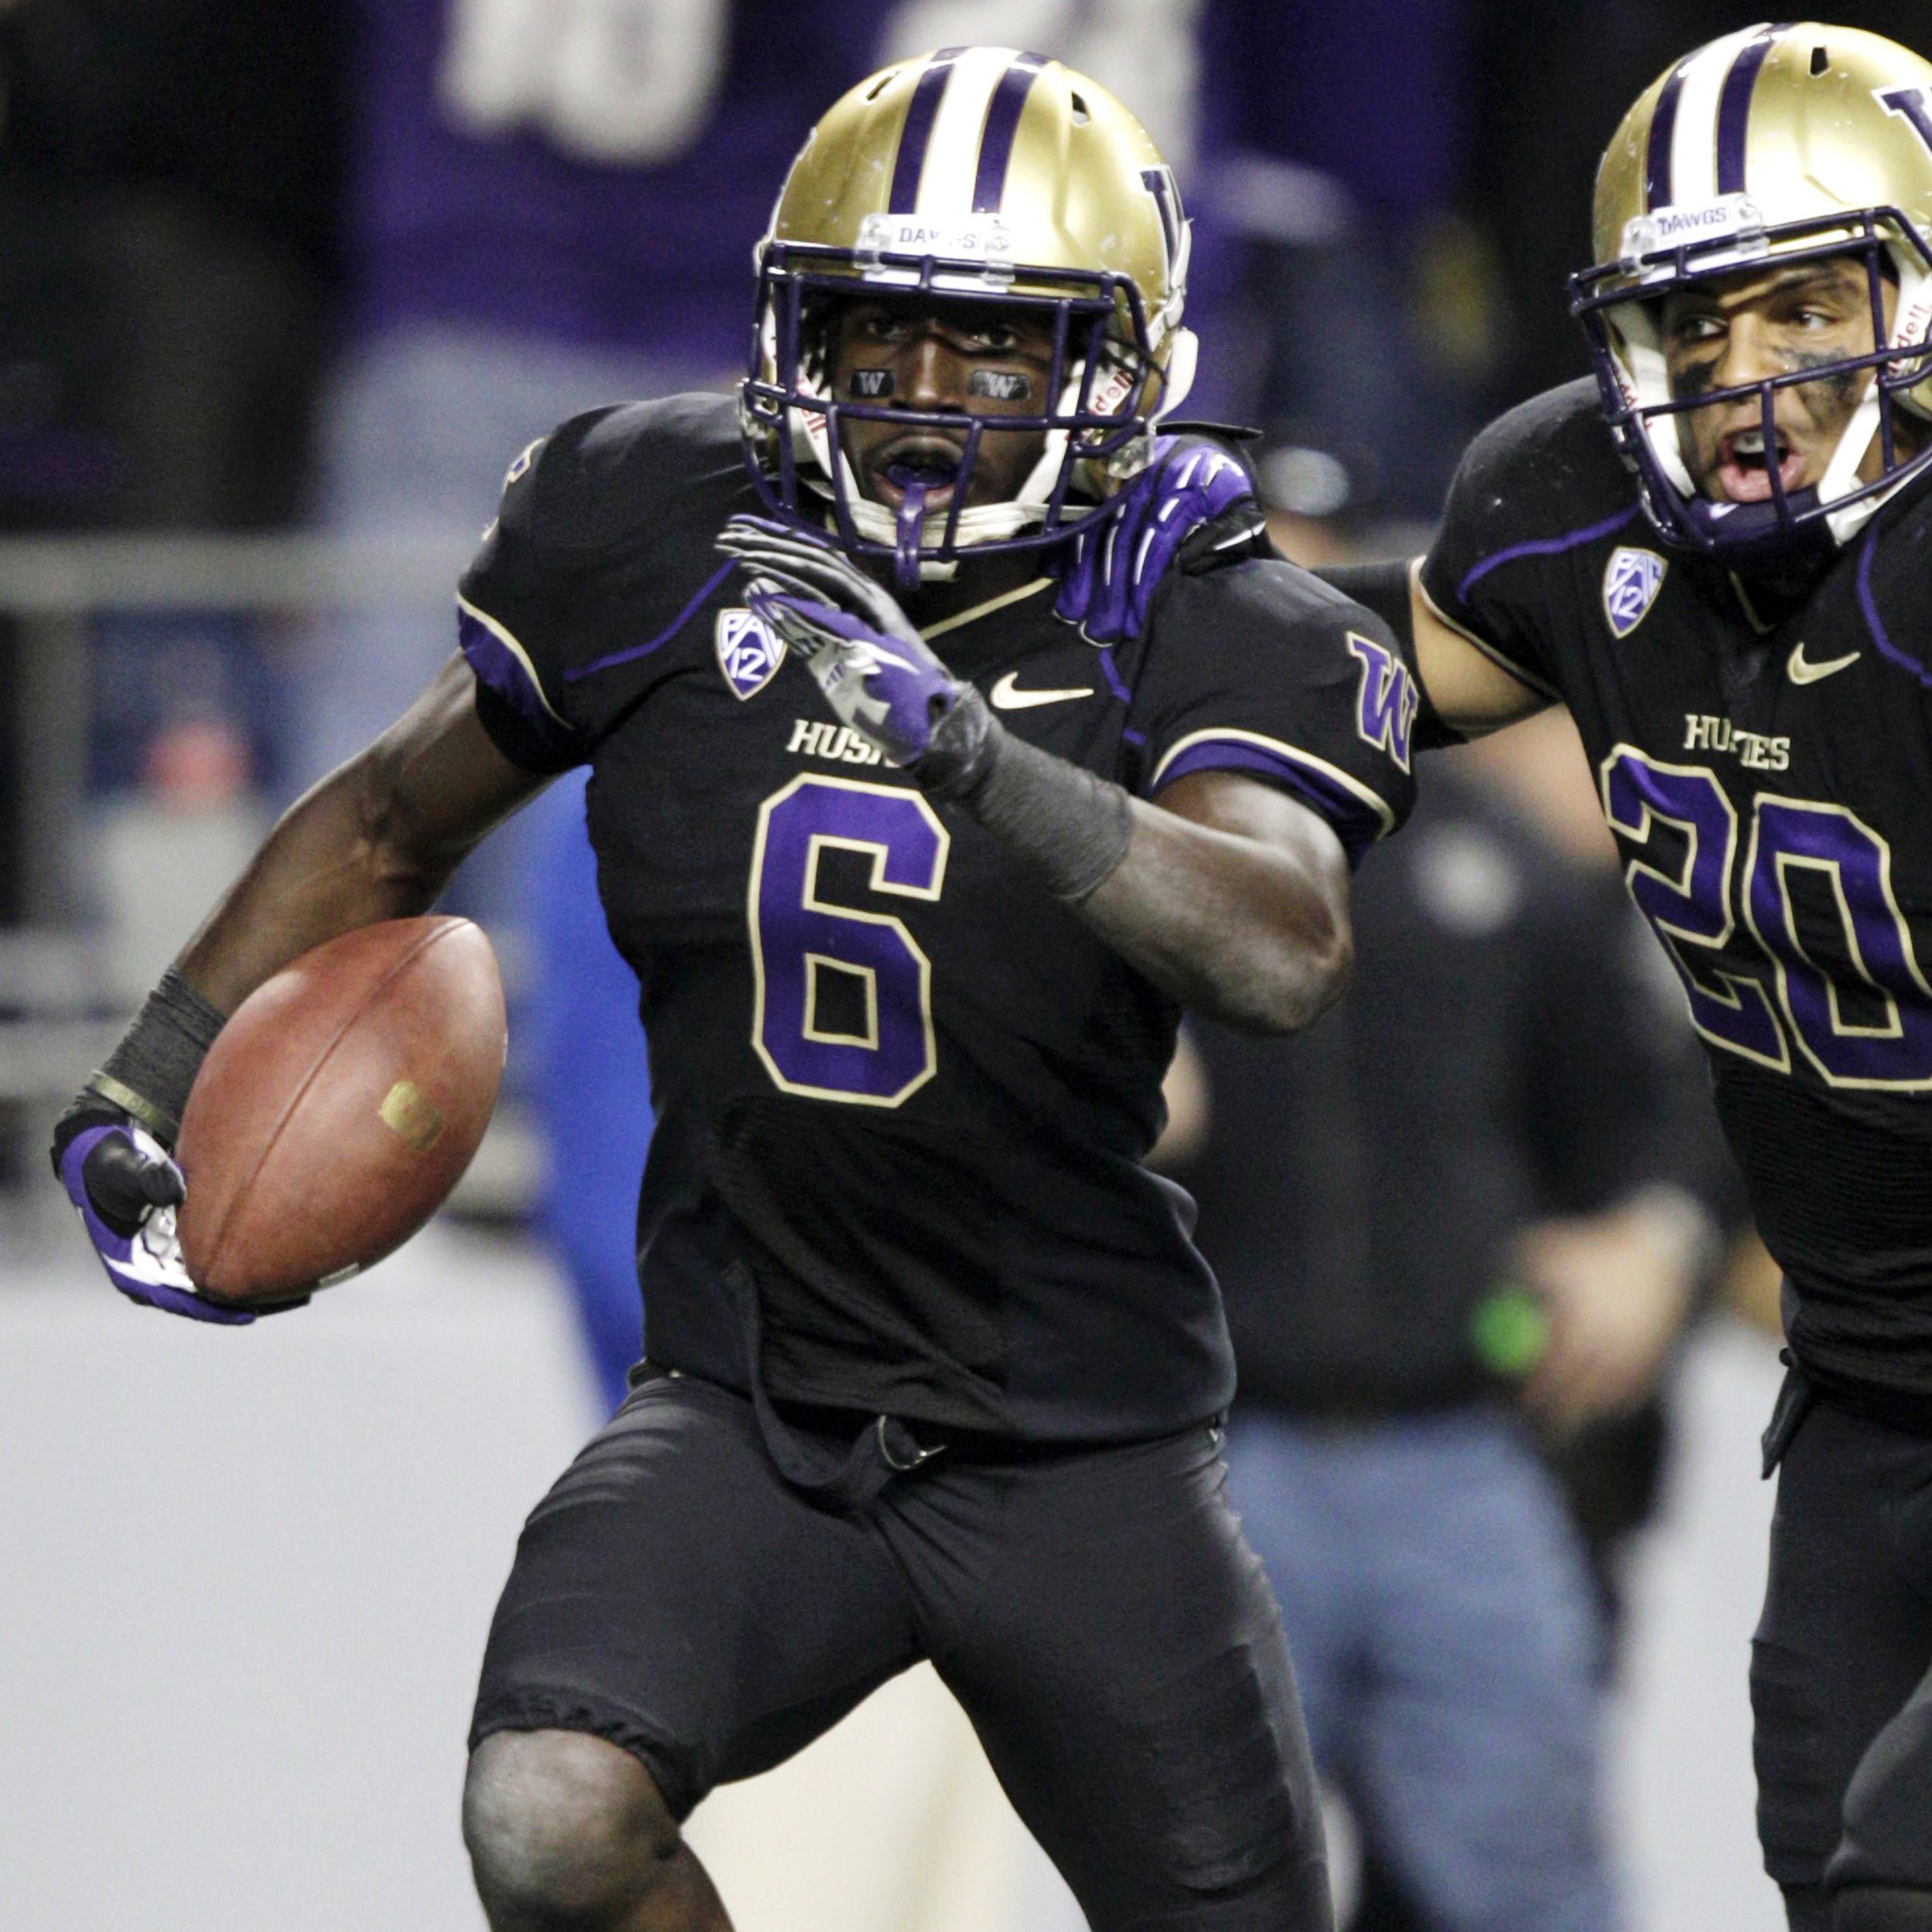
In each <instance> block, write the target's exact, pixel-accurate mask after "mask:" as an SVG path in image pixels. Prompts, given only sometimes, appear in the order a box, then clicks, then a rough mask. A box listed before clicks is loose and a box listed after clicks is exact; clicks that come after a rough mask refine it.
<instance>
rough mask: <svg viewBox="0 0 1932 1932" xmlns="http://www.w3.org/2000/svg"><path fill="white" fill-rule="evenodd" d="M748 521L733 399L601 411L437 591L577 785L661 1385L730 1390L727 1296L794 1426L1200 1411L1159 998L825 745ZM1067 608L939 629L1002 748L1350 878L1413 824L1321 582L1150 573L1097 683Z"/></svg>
mask: <svg viewBox="0 0 1932 1932" xmlns="http://www.w3.org/2000/svg"><path fill="white" fill-rule="evenodd" d="M755 507H756V504H755V499H754V494H753V490H752V488H751V486H750V481H749V480H748V478H747V475H746V473H745V471H744V468H743V462H742V459H741V457H740V443H739V437H738V432H737V429H736V416H735V411H734V408H733V404H732V403H730V401H728V400H723V399H720V398H719V397H716V396H681V397H675V398H672V399H671V400H668V401H665V402H662V403H649V404H638V405H634V406H625V407H623V408H619V409H615V410H604V411H600V412H597V413H593V414H591V415H589V416H586V417H579V418H577V419H576V420H573V421H572V422H570V423H566V424H565V425H564V426H563V427H562V428H561V429H560V430H557V431H556V434H553V436H551V437H549V438H548V439H547V440H546V441H545V442H544V443H543V444H541V445H539V446H538V447H536V449H535V450H533V451H532V452H529V453H526V456H525V457H519V460H518V461H517V463H516V464H514V465H513V466H512V471H511V474H510V478H509V481H508V483H507V485H506V486H505V493H504V497H503V501H502V505H501V509H500V511H499V514H498V520H497V522H495V524H494V525H493V526H492V529H491V530H490V531H489V532H488V533H486V536H485V542H484V546H483V548H482V550H481V553H480V554H479V556H478V558H477V560H476V561H475V563H474V565H473V566H471V569H470V570H469V571H468V573H467V574H466V575H465V577H464V579H463V582H462V586H461V599H460V606H459V617H460V624H461V640H462V644H463V648H464V651H465V652H466V654H467V655H468V658H469V660H470V662H471V665H472V667H473V668H474V670H475V672H476V673H477V676H478V693H477V702H478V709H479V712H480V714H481V717H482V719H483V721H484V723H485V726H486V727H487V728H488V730H490V731H491V733H492V736H494V737H495V740H496V742H497V743H498V744H499V745H500V746H501V747H502V750H504V752H505V753H506V754H507V755H508V756H509V757H511V758H512V759H513V760H516V761H517V762H519V764H523V765H525V766H526V767H529V768H531V769H532V770H554V769H560V768H562V767H565V766H567V765H570V764H576V763H580V762H583V761H588V762H589V764H590V767H591V777H590V787H589V821H590V837H591V841H592V843H593V845H594V846H595V848H596V850H597V866H598V888H599V891H600V894H601V896H602V898H603V901H604V910H605V912H606V913H607V917H608V919H609V921H610V925H611V933H612V935H613V937H614V938H615V940H616V941H617V945H618V947H619V948H620V950H621V951H622V952H623V954H624V957H626V958H627V959H628V961H630V963H631V965H632V966H633V967H634V968H636V970H637V972H638V978H639V981H640V982H641V986H642V1002H641V1016H642V1019H643V1022H644V1026H645V1034H646V1036H647V1039H648V1045H649V1049H650V1062H651V1104H652V1105H653V1107H654V1108H655V1111H656V1114H657V1128H656V1132H655V1138H654V1139H653V1141H652V1143H651V1152H650V1158H649V1161H648V1165H647V1167H646V1170H645V1179H644V1185H643V1189H642V1195H641V1201H640V1205H639V1211H638V1244H639V1268H640V1274H641V1280H642V1283H643V1287H644V1295H645V1317H646V1338H647V1345H648V1350H649V1353H650V1355H651V1359H653V1360H654V1361H656V1362H661V1363H662V1364H664V1365H665V1366H669V1367H674V1368H679V1369H685V1370H688V1371H689V1372H693V1373H697V1374H702V1375H704V1376H709V1377H711V1378H713V1379H716V1380H719V1381H722V1382H724V1383H727V1384H729V1385H730V1386H736V1387H740V1388H742V1387H743V1386H745V1383H746V1367H745V1364H746V1361H747V1323H746V1321H744V1319H743V1313H742V1305H741V1304H743V1302H744V1301H745V1300H746V1296H745V1294H744V1292H743V1282H744V1281H745V1278H746V1277H747V1274H748V1275H749V1277H750V1281H752V1282H753V1283H755V1287H756V1307H757V1310H758V1312H759V1315H760V1318H761V1324H762V1330H763V1343H762V1349H761V1355H760V1361H761V1366H762V1371H763V1375H764V1380H765V1383H766V1384H767V1387H768V1388H769V1389H770V1391H771V1392H772V1393H773V1394H774V1395H776V1396H780V1397H782V1398H788V1399H790V1400H794V1401H798V1402H808V1403H818V1404H835V1405H838V1406H842V1407H846V1408H858V1409H863V1410H869V1411H870V1410H877V1411H881V1412H888V1413H893V1414H896V1415H901V1416H904V1417H910V1418H913V1419H923V1420H928V1421H930V1422H933V1423H940V1424H944V1425H950V1426H951V1427H954V1428H971V1429H975V1430H986V1431H990V1432H993V1433H995V1434H1001V1433H1003V1434H1015V1435H1020V1436H1026V1437H1038V1438H1041V1439H1046V1440H1121V1439H1126V1438H1130V1437H1137V1436H1145V1435H1149V1434H1155V1433H1158V1432H1160V1431H1162V1430H1168V1429H1170V1428H1178V1427H1184V1426H1185V1425H1186V1424H1187V1423H1189V1422H1191V1421H1193V1420H1199V1419H1200V1418H1202V1417H1206V1416H1209V1415H1211V1414H1213V1413H1215V1412H1216V1411H1217V1410H1219V1409H1221V1408H1222V1407H1223V1406H1225V1405H1226V1403H1227V1401H1228V1400H1229V1397H1230V1393H1231V1391H1232V1386H1233V1373H1232V1367H1231V1363H1230V1354H1229V1348H1228V1342H1227V1336H1226V1329H1225V1327H1224V1325H1223V1319H1222V1314H1221V1308H1220V1302H1219V1295H1218V1293H1217V1291H1216V1287H1215V1285H1214V1283H1213V1277H1211V1275H1210V1274H1209V1271H1208V1270H1207V1267H1206V1264H1204V1263H1203V1262H1202V1260H1201V1259H1200V1257H1199V1255H1198V1254H1197V1253H1196V1251H1195V1250H1194V1249H1193V1247H1192V1245H1191V1244H1190V1243H1189V1239H1188V1234H1187V1227H1188V1225H1189V1222H1190V1220H1191V1218H1192V1210H1191V1207H1190V1206H1189V1203H1188V1202H1187V1200H1186V1197H1185V1196H1184V1195H1182V1194H1181V1193H1180V1192H1179V1190H1178V1189H1175V1188H1174V1187H1173V1186H1172V1185H1170V1184H1168V1183H1166V1182H1162V1181H1161V1180H1160V1179H1157V1178H1156V1177H1155V1175H1152V1174H1151V1173H1150V1172H1148V1170H1147V1169H1146V1168H1145V1166H1143V1165H1142V1164H1141V1157H1142V1156H1143V1155H1145V1152H1146V1151H1147V1149H1148V1147H1149V1145H1151V1142H1152V1141H1153V1140H1154V1138H1155V1135H1156V1134H1157V1132H1158V1129H1159V1128H1160V1126H1161V1124H1162V1101H1161V1091H1160V1089H1161V1080H1162V1074H1163V1073H1164V1071H1165V1068H1166V1066H1167V1063H1168V1059H1169V1057H1170V1056H1171V1054H1172V1050H1173V1046H1174V1037H1175V1024H1176V1021H1177V1019H1178V1013H1177V1011H1176V1009H1175V1005H1174V1003H1173V1002H1172V1001H1171V1000H1170V999H1168V998H1167V996H1166V995H1164V994H1163V993H1162V992H1159V991H1158V990H1157V989H1156V988H1155V987H1153V986H1152V985H1150V984H1149V983H1148V981H1146V980H1145V979H1144V978H1141V976H1140V975H1138V974H1137V973H1136V972H1134V971H1133V970H1132V969H1131V968H1130V967H1129V966H1128V965H1127V964H1126V963H1125V962H1124V961H1123V960H1122V959H1121V957H1119V955H1117V954H1115V953H1114V951H1111V949H1110V948H1109V947H1107V946H1105V945H1104V944H1102V943H1101V942H1100V940H1098V939H1097V937H1094V934H1092V933H1090V931H1089V930H1088V929H1087V927H1086V926H1085V925H1083V923H1082V922H1081V921H1080V919H1079V918H1078V917H1076V915H1075V914H1074V913H1073V912H1072V911H1070V910H1069V909H1068V908H1066V906H1063V905H1061V904H1060V903H1058V902H1057V901H1056V900H1054V899H1053V897H1052V896H1050V895H1049V893H1047V892H1046V890H1045V889H1043V888H1042V887H1041V886H1039V885H1037V884H1036V883H1034V881H1033V880H1032V879H1031V878H1030V877H1029V876H1028V875H1027V874H1026V872H1025V871H1024V870H1023V869H1022V867H1021V866H1019V864H1018V863H1017V862H1015V861H1014V860H1012V859H1010V858H1009V855H1007V854H1006V853H1005V851H1004V850H1003V849H1002V848H1001V847H1000V846H999V845H998V844H997V843H996V842H995V841H994V840H993V839H992V837H991V836H990V835H988V834H987V833H986V832H984V831H982V830H981V828H980V827H979V826H978V825H977V824H975V822H974V821H972V820H971V818H968V817H967V816H966V815H964V814H963V813H961V812H959V811H956V810H954V808H951V807H949V806H945V805H938V804H934V803H933V802H932V801H930V800H928V799H927V798H925V797H924V795H923V794H922V793H921V792H920V791H919V790H918V788H917V787H916V786H915V785H914V784H913V783H912V782H911V781H910V780H909V779H908V778H907V777H906V776H905V775H904V774H903V773H901V772H900V771H899V770H896V769H895V768H894V767H892V766H891V765H889V764H885V763H883V762H882V761H881V760H880V759H879V757H878V756H877V755H876V753H874V752H873V751H872V750H871V749H870V748H869V747H868V746H867V745H866V743H865V742H864V741H863V740H862V739H861V738H860V737H859V736H858V735H857V734H856V733H854V732H852V731H850V730H847V729H846V728H845V727H844V726H842V725H840V724H839V723H838V721H837V719H835V717H834V716H832V713H831V711H830V710H829V709H828V707H827V706H826V705H825V702H824V699H823V698H822V696H821V693H820V692H819V690H818V687H817V685H815V683H814V682H813V681H812V679H811V675H810V674H809V673H808V671H807V670H806V668H805V667H804V665H803V663H802V662H800V661H799V660H798V658H797V656H796V655H795V654H788V653H787V651H786V650H785V649H784V646H783V645H782V643H781V641H779V640H778V639H777V638H776V637H775V636H774V634H771V633H770V632H769V631H767V630H766V629H765V628H764V626H763V625H762V624H760V623H759V622H758V621H757V619H756V618H755V617H753V615H752V614H751V613H750V611H747V609H746V607H745V606H744V603H743V577H742V574H741V573H740V569H739V566H736V565H735V564H733V563H730V562H728V561H727V560H726V559H724V558H723V557H722V556H719V553H717V551H716V549H714V548H713V544H714V541H715V539H716V536H717V534H718V532H719V528H720V526H722V525H723V522H724V521H725V519H726V518H727V517H729V516H730V515H732V514H733V512H736V511H738V510H740V509H747V508H755ZM928 635H929V636H930V638H932V639H933V641H934V648H936V649H937V650H939V651H940V652H941V653H942V654H943V655H944V657H945V658H946V659H947V662H948V663H949V664H950V665H952V666H953V667H954V669H955V670H956V671H957V672H958V673H959V674H960V675H963V676H967V677H970V678H971V679H973V680H974V681H975V682H976V683H977V684H978V685H979V687H980V688H981V690H982V691H984V692H985V694H986V696H987V697H988V699H989V701H990V702H991V703H992V706H994V707H995V709H997V710H998V713H999V714H1000V716H1002V719H1003V720H1004V722H1005V725H1006V727H1007V729H1008V730H1011V731H1013V732H1016V733H1019V735H1021V736H1023V737H1025V738H1026V739H1027V740H1029V741H1030V742H1031V743H1034V744H1036V745H1039V746H1040V747H1043V748H1044V749H1046V750H1049V751H1051V752H1053V753H1056V754H1058V755H1060V756H1061V757H1065V758H1067V759H1070V760H1073V761H1074V762H1076V763H1077V764H1082V765H1083V766H1085V767H1087V768H1088V769H1089V770H1093V771H1095V772H1098V773H1103V774H1107V776H1109V777H1117V778H1118V779H1119V780H1120V781H1121V782H1122V783H1123V784H1125V785H1127V786H1128V787H1129V788H1130V789H1131V791H1134V792H1135V793H1137V794H1139V795H1141V796H1142V797H1147V796H1151V794H1153V793H1154V792H1155V791H1158V789H1159V788H1160V787H1162V786H1163V785H1165V784H1168V783H1170V782H1171V781H1172V780H1174V779H1175V778H1176V777H1179V776H1181V775H1182V774H1185V773H1187V772H1190V771H1194V770H1202V769H1205V768H1209V767H1220V768H1226V769H1232V770H1237V771H1241V772H1247V773H1250V774H1254V775H1255V776H1257V777H1259V778H1260V779H1262V780H1263V781H1265V782H1268V783H1270V784H1275V785H1277V786H1281V787H1285V788H1287V790H1288V791H1291V793H1293V794H1295V795H1296V796H1298V798H1301V799H1303V800H1304V801H1306V802H1308V804H1310V805H1311V807H1312V808H1314V809H1315V810H1316V811H1319V812H1320V813H1321V814H1322V815H1323V816H1324V817H1325V818H1326V819H1327V820H1328V822H1330V823H1331V824H1332V825H1334V826H1335V828H1336V830H1337V832H1338V833H1339V834H1340V835H1341V837H1342V839H1343V841H1344V842H1345V844H1346V845H1348V846H1349V849H1351V851H1352V852H1359V851H1360V850H1361V849H1362V848H1363V847H1364V846H1365V845H1367V844H1368V843H1369V842H1372V841H1373V839H1374V838H1376V836H1378V835H1379V834H1380V833H1382V832H1385V831H1387V830H1389V829H1390V828H1393V826H1394V825H1396V824H1397V823H1399V822H1400V820H1401V818H1402V817H1403V814H1404V813H1405V812H1406V810H1407V808H1408V805H1409V802H1410V777H1409V774H1408V770H1407V765H1408V753H1409V737H1408V732H1409V726H1410V721H1411V720H1412V719H1413V715H1414V709H1415V692H1414V689H1413V683H1412V682H1411V680H1410V677H1409V674H1408V672H1407V671H1406V668H1404V667H1403V665H1402V664H1401V663H1400V662H1399V661H1398V659H1397V658H1396V655H1395V647H1394V645H1393V640H1392V639H1391V638H1389V634H1388V632H1387V631H1386V629H1385V628H1383V627H1382V626H1380V625H1379V624H1378V623H1377V621H1376V620H1375V619H1374V618H1372V617H1370V616H1369V614H1367V613H1366V612H1365V611H1362V610H1361V609H1359V607H1356V606H1355V605H1353V604H1349V603H1348V602H1347V601H1346V600H1343V599H1342V598H1341V597H1339V596H1338V594H1336V593H1335V592H1333V591H1332V590H1328V588H1327V587H1325V585H1322V584H1321V583H1318V582H1317V581H1316V580H1315V579H1313V578H1311V577H1308V576H1305V575H1304V574H1303V573H1301V572H1299V571H1297V570H1293V569H1291V568H1290V567H1289V566H1284V565H1281V564H1279V563H1273V562H1263V561H1258V560H1257V561H1253V562H1248V563H1241V564H1239V565H1236V566H1234V567H1233V568H1231V569H1230V570H1226V571H1224V572H1221V573H1216V574H1215V575H1213V576H1210V577H1199V578H1181V577H1175V578H1174V579H1173V580H1171V582H1170V583H1168V584H1167V585H1165V586H1164V587H1162V591H1161V593H1160V594H1159V597H1158V600H1157V602H1156V606H1155V615H1154V617H1153V620H1152V621H1151V626H1150V628H1149V631H1148V636H1147V638H1146V639H1145V641H1144V642H1142V643H1141V644H1138V645H1124V646H1122V647H1121V648H1117V649H1113V650H1101V649H1097V648H1095V647H1094V646H1093V645H1090V644H1089V643H1087V642H1086V641H1084V640H1083V638H1081V636H1080V634H1079V632H1078V631H1077V630H1076V629H1074V628H1072V627H1070V625H1068V624H1066V623H1064V622H1063V621H1060V619H1058V618H1056V617H1055V616H1054V614H1053V585H1052V584H1051V583H1049V582H1048V581H1046V580H1036V581H1035V582H1033V583H1029V584H1026V585H1023V586H1022V587H1019V588H1018V589H1016V590H1013V591H1011V592H1009V594H1006V595H1005V596H1003V597H998V598H994V599H992V600H989V601H988V603H987V604H984V605H982V606H980V607H978V608H977V609H975V610H974V611H969V612H966V613H963V614H960V615H957V616H955V617H951V619H949V620H947V621H945V622H944V623H943V624H935V625H934V627H933V628H932V629H931V631H930V632H929V633H928Z"/></svg>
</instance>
